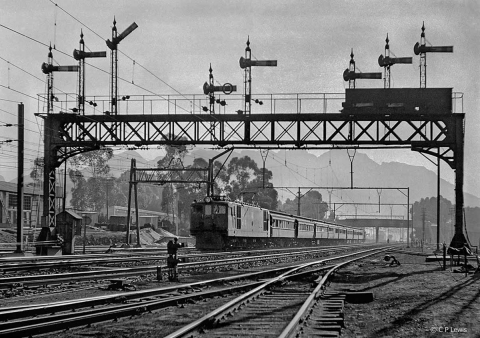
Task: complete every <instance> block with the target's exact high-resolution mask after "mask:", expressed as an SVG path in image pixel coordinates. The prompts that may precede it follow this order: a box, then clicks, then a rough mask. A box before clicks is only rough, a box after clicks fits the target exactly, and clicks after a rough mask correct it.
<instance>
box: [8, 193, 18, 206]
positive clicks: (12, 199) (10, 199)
mask: <svg viewBox="0 0 480 338" xmlns="http://www.w3.org/2000/svg"><path fill="white" fill-rule="evenodd" d="M8 207H9V208H16V207H17V195H13V194H8Z"/></svg>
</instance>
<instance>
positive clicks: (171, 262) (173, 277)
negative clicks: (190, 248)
mask: <svg viewBox="0 0 480 338" xmlns="http://www.w3.org/2000/svg"><path fill="white" fill-rule="evenodd" d="M181 247H182V245H181V244H180V243H178V238H176V237H175V238H174V240H173V241H171V240H170V241H168V244H167V254H168V258H167V268H168V279H169V280H170V281H175V282H178V274H177V265H178V261H179V260H178V258H177V251H178V248H181Z"/></svg>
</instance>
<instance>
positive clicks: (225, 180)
mask: <svg viewBox="0 0 480 338" xmlns="http://www.w3.org/2000/svg"><path fill="white" fill-rule="evenodd" d="M214 168H215V170H214V171H215V172H217V173H218V175H217V179H218V182H216V184H215V188H217V189H218V190H217V191H219V192H220V193H223V194H225V195H226V196H228V197H229V198H230V199H231V200H236V199H243V200H244V201H246V202H252V203H258V204H259V205H260V206H261V207H263V208H267V209H274V210H275V209H276V208H277V205H278V193H277V191H276V190H275V189H273V184H272V183H270V180H271V179H272V176H273V174H272V172H271V171H270V170H265V174H264V171H263V168H259V167H258V165H257V163H256V162H255V161H254V160H252V159H251V158H250V157H249V156H244V157H241V158H239V157H234V158H232V159H231V160H230V162H229V163H228V166H227V168H226V169H225V168H222V165H221V163H220V162H215V164H214ZM264 187H265V189H264Z"/></svg>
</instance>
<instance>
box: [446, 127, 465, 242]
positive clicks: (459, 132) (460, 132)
mask: <svg viewBox="0 0 480 338" xmlns="http://www.w3.org/2000/svg"><path fill="white" fill-rule="evenodd" d="M455 122H456V123H455V233H454V235H453V238H452V241H451V243H450V247H452V248H457V249H459V248H463V246H464V245H466V243H467V240H466V238H465V235H464V233H463V203H464V201H463V178H464V163H463V161H464V141H465V140H464V138H465V134H464V119H463V118H462V119H456V121H455ZM467 246H468V245H467Z"/></svg>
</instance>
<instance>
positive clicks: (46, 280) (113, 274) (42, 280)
mask: <svg viewBox="0 0 480 338" xmlns="http://www.w3.org/2000/svg"><path fill="white" fill-rule="evenodd" d="M358 248H362V246H359V245H354V246H337V247H330V248H314V249H308V250H302V251H283V252H282V251H281V252H280V253H273V254H265V253H266V252H265V251H263V252H262V253H263V254H262V255H257V256H250V254H251V253H245V255H243V254H238V253H234V254H233V256H234V257H233V258H224V259H215V258H218V257H221V256H219V255H218V254H212V256H209V257H206V256H205V255H196V254H193V255H186V256H183V258H184V260H187V261H188V260H193V261H192V262H187V263H180V264H179V265H178V270H179V272H180V273H181V272H182V271H185V272H191V271H195V272H198V271H199V270H214V269H217V270H218V269H221V268H225V267H229V266H241V265H246V264H247V265H248V264H250V265H252V264H266V263H265V262H267V263H268V262H272V263H278V262H281V261H284V260H287V259H288V260H291V259H305V258H309V257H310V258H312V257H318V256H321V255H328V254H331V253H333V252H336V251H343V250H349V249H358ZM147 258H148V257H147ZM150 258H151V259H153V260H156V261H159V264H158V265H144V266H139V267H129V268H106V267H102V269H101V270H95V271H80V272H65V271H62V272H61V273H53V274H37V275H22V276H15V275H10V276H7V277H5V278H0V290H2V289H3V290H11V289H12V288H15V287H22V288H25V287H26V288H27V289H28V288H29V287H38V286H45V285H50V284H55V285H62V284H65V283H66V284H72V283H75V282H84V281H92V280H104V279H118V278H128V277H132V276H133V277H135V276H142V275H152V274H155V275H156V276H157V278H159V279H160V278H163V274H164V273H165V272H166V271H167V267H166V265H165V257H150ZM150 258H148V259H150ZM119 259H120V260H121V259H124V260H126V258H106V259H104V260H97V258H95V259H94V261H95V263H96V264H98V263H102V265H107V264H108V263H112V262H118V260H119ZM132 259H133V258H132ZM141 259H143V258H141ZM213 259H215V260H213ZM88 263H90V264H91V263H92V261H91V260H88V261H87V262H85V263H84V264H85V265H88ZM62 264H79V265H81V264H82V260H74V261H73V262H60V266H63V265H62ZM57 267H58V266H57ZM3 268H4V269H8V268H9V267H8V266H7V267H3ZM22 269H23V267H22Z"/></svg>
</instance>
